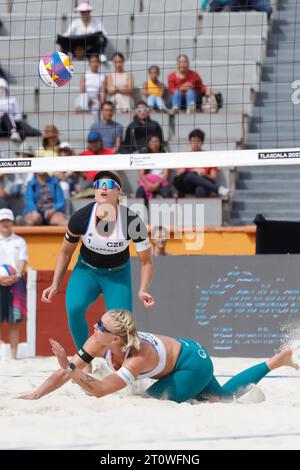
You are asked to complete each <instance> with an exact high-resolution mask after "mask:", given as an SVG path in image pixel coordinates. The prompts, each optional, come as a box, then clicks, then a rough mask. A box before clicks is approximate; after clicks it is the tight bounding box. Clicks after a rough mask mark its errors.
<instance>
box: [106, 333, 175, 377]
mask: <svg viewBox="0 0 300 470" xmlns="http://www.w3.org/2000/svg"><path fill="white" fill-rule="evenodd" d="M138 336H139V338H140V339H141V340H142V341H148V342H149V343H150V344H151V346H152V347H153V348H154V349H155V351H156V352H157V355H158V364H157V366H156V367H155V368H154V369H152V370H150V371H148V372H144V373H142V374H140V375H139V376H138V377H137V378H136V380H141V379H146V378H152V377H155V376H156V375H158V374H160V373H161V372H162V371H163V370H164V368H165V366H166V362H167V351H166V348H165V345H164V343H163V342H162V341H161V339H159V338H157V336H154V335H153V334H152V333H144V332H142V331H139V332H138ZM130 352H131V348H130V349H128V350H127V351H126V355H125V358H124V361H125V360H126V359H127V358H128V357H129V356H130ZM104 359H105V360H106V362H107V364H108V366H109V368H110V369H111V370H112V371H114V372H116V370H115V369H114V367H113V364H112V357H111V351H110V350H109V349H106V351H105V353H104ZM121 367H122V366H121Z"/></svg>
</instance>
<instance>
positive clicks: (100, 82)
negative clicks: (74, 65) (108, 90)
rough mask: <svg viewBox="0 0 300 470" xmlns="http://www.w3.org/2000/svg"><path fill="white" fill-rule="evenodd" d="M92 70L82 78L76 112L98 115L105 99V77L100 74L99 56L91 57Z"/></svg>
mask: <svg viewBox="0 0 300 470" xmlns="http://www.w3.org/2000/svg"><path fill="white" fill-rule="evenodd" d="M89 66H90V69H89V70H88V71H87V72H86V73H85V74H84V75H82V76H81V77H80V92H81V94H80V95H79V96H78V97H77V98H76V101H75V111H77V112H82V111H84V112H87V113H88V112H93V113H97V112H98V110H99V108H100V104H101V103H103V101H104V99H105V86H104V85H105V76H104V74H103V73H100V60H99V57H98V56H97V55H91V56H90V57H89Z"/></svg>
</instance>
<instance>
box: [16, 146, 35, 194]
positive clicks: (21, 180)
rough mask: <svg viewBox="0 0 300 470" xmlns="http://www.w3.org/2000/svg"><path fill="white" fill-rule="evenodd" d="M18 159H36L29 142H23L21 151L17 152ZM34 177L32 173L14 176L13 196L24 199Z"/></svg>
mask: <svg viewBox="0 0 300 470" xmlns="http://www.w3.org/2000/svg"><path fill="white" fill-rule="evenodd" d="M16 156H17V158H24V159H27V158H34V157H35V152H34V150H33V148H32V145H30V144H28V143H27V142H22V144H21V145H20V147H19V149H18V150H17V151H16ZM33 177H34V174H33V173H32V172H30V173H15V174H14V175H13V186H12V191H11V196H12V197H14V198H20V197H22V198H23V197H24V195H25V191H26V187H27V184H28V182H29V181H30V180H31V179H32V178H33Z"/></svg>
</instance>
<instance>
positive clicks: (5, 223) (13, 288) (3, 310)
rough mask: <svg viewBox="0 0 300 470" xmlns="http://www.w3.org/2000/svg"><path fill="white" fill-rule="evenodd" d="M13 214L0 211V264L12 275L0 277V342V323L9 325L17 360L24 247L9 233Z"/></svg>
mask: <svg viewBox="0 0 300 470" xmlns="http://www.w3.org/2000/svg"><path fill="white" fill-rule="evenodd" d="M13 224H14V214H13V212H12V211H11V210H10V209H0V265H7V266H9V267H11V268H12V269H11V270H10V272H15V273H14V274H10V275H8V276H0V341H1V338H2V336H1V324H2V323H5V322H7V323H9V339H10V344H11V357H12V359H16V358H17V349H18V344H19V336H20V323H21V322H22V321H23V319H24V315H25V314H26V287H25V282H24V278H23V275H24V271H25V268H26V265H27V260H28V254H27V245H26V242H25V240H24V239H23V238H21V237H19V236H18V235H16V234H15V233H13V231H12V228H13Z"/></svg>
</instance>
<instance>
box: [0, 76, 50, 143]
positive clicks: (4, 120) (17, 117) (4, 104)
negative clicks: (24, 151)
mask: <svg viewBox="0 0 300 470" xmlns="http://www.w3.org/2000/svg"><path fill="white" fill-rule="evenodd" d="M39 135H41V133H40V132H39V131H38V130H37V129H34V128H33V127H31V126H30V125H29V124H28V123H27V122H25V121H23V120H22V115H21V111H20V107H19V103H18V101H17V99H16V97H15V96H11V95H10V94H9V86H8V83H7V81H6V80H4V78H0V137H10V139H11V140H12V141H13V142H15V143H20V142H21V141H22V140H24V139H25V138H26V137H37V136H39Z"/></svg>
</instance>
